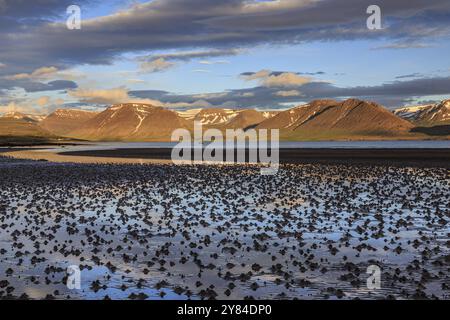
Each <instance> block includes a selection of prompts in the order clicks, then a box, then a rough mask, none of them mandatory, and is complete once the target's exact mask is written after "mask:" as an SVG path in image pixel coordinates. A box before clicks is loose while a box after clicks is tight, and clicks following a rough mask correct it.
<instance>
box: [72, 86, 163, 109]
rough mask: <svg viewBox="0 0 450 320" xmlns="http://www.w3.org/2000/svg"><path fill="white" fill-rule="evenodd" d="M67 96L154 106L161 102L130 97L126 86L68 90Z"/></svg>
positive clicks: (111, 102) (84, 100)
mask: <svg viewBox="0 0 450 320" xmlns="http://www.w3.org/2000/svg"><path fill="white" fill-rule="evenodd" d="M68 94H69V96H71V97H73V98H76V99H78V100H79V102H82V103H95V104H107V105H109V104H118V103H147V104H151V105H154V106H162V105H163V104H162V103H161V102H160V101H158V100H155V99H139V98H135V97H130V96H129V95H128V90H127V89H126V88H123V87H120V88H113V89H81V88H80V89H77V90H73V91H69V92H68Z"/></svg>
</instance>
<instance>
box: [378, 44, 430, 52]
mask: <svg viewBox="0 0 450 320" xmlns="http://www.w3.org/2000/svg"><path fill="white" fill-rule="evenodd" d="M430 47H432V45H431V44H427V43H417V42H396V43H391V44H386V45H383V46H378V47H375V48H373V49H374V50H383V49H394V50H401V49H423V48H430Z"/></svg>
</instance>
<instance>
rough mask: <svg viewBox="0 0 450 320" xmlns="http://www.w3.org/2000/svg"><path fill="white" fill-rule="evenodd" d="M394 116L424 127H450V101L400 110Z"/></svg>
mask: <svg viewBox="0 0 450 320" xmlns="http://www.w3.org/2000/svg"><path fill="white" fill-rule="evenodd" d="M394 114H395V115H397V116H399V117H402V118H403V119H406V120H408V121H411V122H412V123H414V124H416V125H420V126H424V127H432V126H438V125H450V100H444V101H442V102H440V103H435V104H427V105H420V106H412V107H405V108H400V109H397V110H395V111H394Z"/></svg>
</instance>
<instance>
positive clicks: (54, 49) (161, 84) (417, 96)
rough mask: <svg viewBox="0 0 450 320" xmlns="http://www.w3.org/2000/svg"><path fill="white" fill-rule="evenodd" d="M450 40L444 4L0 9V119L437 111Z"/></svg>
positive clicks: (234, 0) (275, 2) (115, 4)
mask: <svg viewBox="0 0 450 320" xmlns="http://www.w3.org/2000/svg"><path fill="white" fill-rule="evenodd" d="M73 4H75V5H77V6H78V7H79V9H80V14H81V15H80V18H81V20H80V28H79V29H73V28H68V27H67V23H66V22H67V20H68V19H70V18H72V16H71V14H70V13H68V12H67V8H68V7H69V6H70V5H73ZM373 4H376V5H377V6H378V7H379V9H380V16H379V17H380V20H379V21H380V27H379V28H368V23H367V21H368V19H369V22H373V21H376V20H373V19H374V17H375V16H374V15H373V11H370V12H369V13H368V12H367V11H368V8H369V6H371V5H373ZM375 18H377V17H375ZM70 21H74V20H70ZM369 25H370V23H369ZM449 39H450V1H448V0H428V1H424V0H395V1H391V0H380V1H373V0H335V1H332V0H266V1H262V0H260V1H257V0H214V1H212V0H153V1H144V0H142V1H131V0H130V1H118V0H106V1H105V0H77V1H75V0H34V1H32V2H31V1H26V0H0V43H1V44H2V46H1V47H0V113H4V112H10V111H19V112H25V113H32V114H47V113H50V112H52V111H54V110H55V109H59V108H79V109H89V110H91V109H92V110H99V109H100V110H101V109H102V108H105V107H107V106H110V105H112V104H117V103H129V102H136V103H150V104H153V105H157V106H162V107H166V108H171V109H182V110H185V109H189V108H213V107H220V108H236V109H237V108H240V109H245V108H256V109H259V110H275V109H286V108H289V107H292V106H295V105H298V104H304V103H307V102H309V101H311V100H315V99H325V98H331V99H336V100H342V99H347V98H359V99H364V100H371V101H375V102H377V103H379V104H381V105H384V106H385V107H387V108H389V109H394V108H397V107H401V106H404V105H416V104H426V103H433V102H438V101H440V100H443V99H448V98H449V97H450V58H449V57H450V54H449V52H450V41H449Z"/></svg>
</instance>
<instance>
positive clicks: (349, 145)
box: [37, 140, 450, 152]
mask: <svg viewBox="0 0 450 320" xmlns="http://www.w3.org/2000/svg"><path fill="white" fill-rule="evenodd" d="M175 145H176V143H172V142H86V143H83V145H74V146H61V147H51V148H49V149H42V150H41V151H44V152H48V151H50V152H63V151H89V150H110V149H152V148H169V149H170V148H173V147H174V146H175ZM279 147H280V148H294V149H450V141H449V140H417V141H414V140H412V141H411V140H404V141H402V140H400V141H316V142H315V141H305V142H300V141H280V143H279ZM37 148H39V149H41V148H42V147H37Z"/></svg>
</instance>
